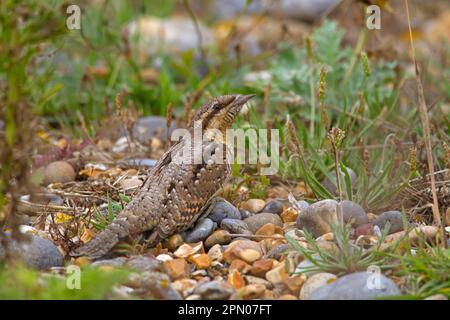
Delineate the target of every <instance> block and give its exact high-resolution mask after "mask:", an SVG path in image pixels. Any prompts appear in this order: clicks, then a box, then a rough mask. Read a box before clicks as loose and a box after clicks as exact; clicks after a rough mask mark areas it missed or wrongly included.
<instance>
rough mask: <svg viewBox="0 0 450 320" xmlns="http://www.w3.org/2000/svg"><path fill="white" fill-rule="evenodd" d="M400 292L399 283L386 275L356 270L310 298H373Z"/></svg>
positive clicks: (396, 294)
mask: <svg viewBox="0 0 450 320" xmlns="http://www.w3.org/2000/svg"><path fill="white" fill-rule="evenodd" d="M400 294H401V292H400V289H399V288H398V287H397V285H396V284H395V283H394V282H393V281H392V280H391V279H389V278H387V277H386V276H384V275H382V274H377V273H370V272H356V273H351V274H348V275H345V276H343V277H341V278H339V279H338V280H336V281H334V282H332V283H330V284H328V285H326V286H322V287H320V288H318V289H317V290H314V291H313V292H312V294H311V296H310V297H309V300H373V299H376V298H383V297H388V296H398V295H400Z"/></svg>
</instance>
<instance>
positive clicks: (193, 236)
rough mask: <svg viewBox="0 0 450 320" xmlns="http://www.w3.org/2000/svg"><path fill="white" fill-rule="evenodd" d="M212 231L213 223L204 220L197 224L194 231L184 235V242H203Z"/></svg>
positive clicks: (206, 219) (209, 220)
mask: <svg viewBox="0 0 450 320" xmlns="http://www.w3.org/2000/svg"><path fill="white" fill-rule="evenodd" d="M213 230H214V222H213V221H212V220H211V219H208V218H204V219H201V220H200V221H198V222H197V224H196V225H195V227H194V229H192V230H191V231H188V232H187V233H186V234H185V235H184V240H185V241H186V242H188V243H193V242H199V241H203V240H205V239H206V238H207V237H208V236H209V235H210V234H211V233H212V232H213Z"/></svg>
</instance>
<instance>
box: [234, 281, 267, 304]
mask: <svg viewBox="0 0 450 320" xmlns="http://www.w3.org/2000/svg"><path fill="white" fill-rule="evenodd" d="M265 290H266V287H265V286H264V285H263V284H249V285H247V286H245V287H244V288H243V289H242V290H241V291H240V293H241V295H242V298H243V299H246V300H252V299H259V298H261V296H262V295H263V294H264V291H265Z"/></svg>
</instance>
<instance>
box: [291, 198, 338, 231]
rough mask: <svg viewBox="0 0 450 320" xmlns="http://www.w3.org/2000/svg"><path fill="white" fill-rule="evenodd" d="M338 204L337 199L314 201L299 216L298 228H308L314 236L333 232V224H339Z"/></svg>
mask: <svg viewBox="0 0 450 320" xmlns="http://www.w3.org/2000/svg"><path fill="white" fill-rule="evenodd" d="M337 205H338V203H337V201H336V200H332V199H326V200H322V201H318V202H316V203H313V204H312V205H310V206H309V207H308V208H307V209H305V210H304V211H303V212H301V213H300V214H299V216H298V218H297V226H298V228H299V229H305V230H307V231H308V232H309V233H311V234H312V235H313V237H314V238H317V237H320V236H321V235H322V234H324V233H327V232H331V231H332V229H331V225H332V224H336V225H337V224H338V219H337V212H336V206H337Z"/></svg>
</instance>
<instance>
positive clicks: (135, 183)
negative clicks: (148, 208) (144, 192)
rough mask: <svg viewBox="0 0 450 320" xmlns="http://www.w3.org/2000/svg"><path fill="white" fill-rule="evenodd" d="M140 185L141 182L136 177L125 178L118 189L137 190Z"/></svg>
mask: <svg viewBox="0 0 450 320" xmlns="http://www.w3.org/2000/svg"><path fill="white" fill-rule="evenodd" d="M141 185H142V180H141V179H139V178H138V177H137V176H133V177H127V178H125V179H122V180H121V181H120V187H121V188H122V189H124V190H133V189H137V188H139V187H140V186H141Z"/></svg>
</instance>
